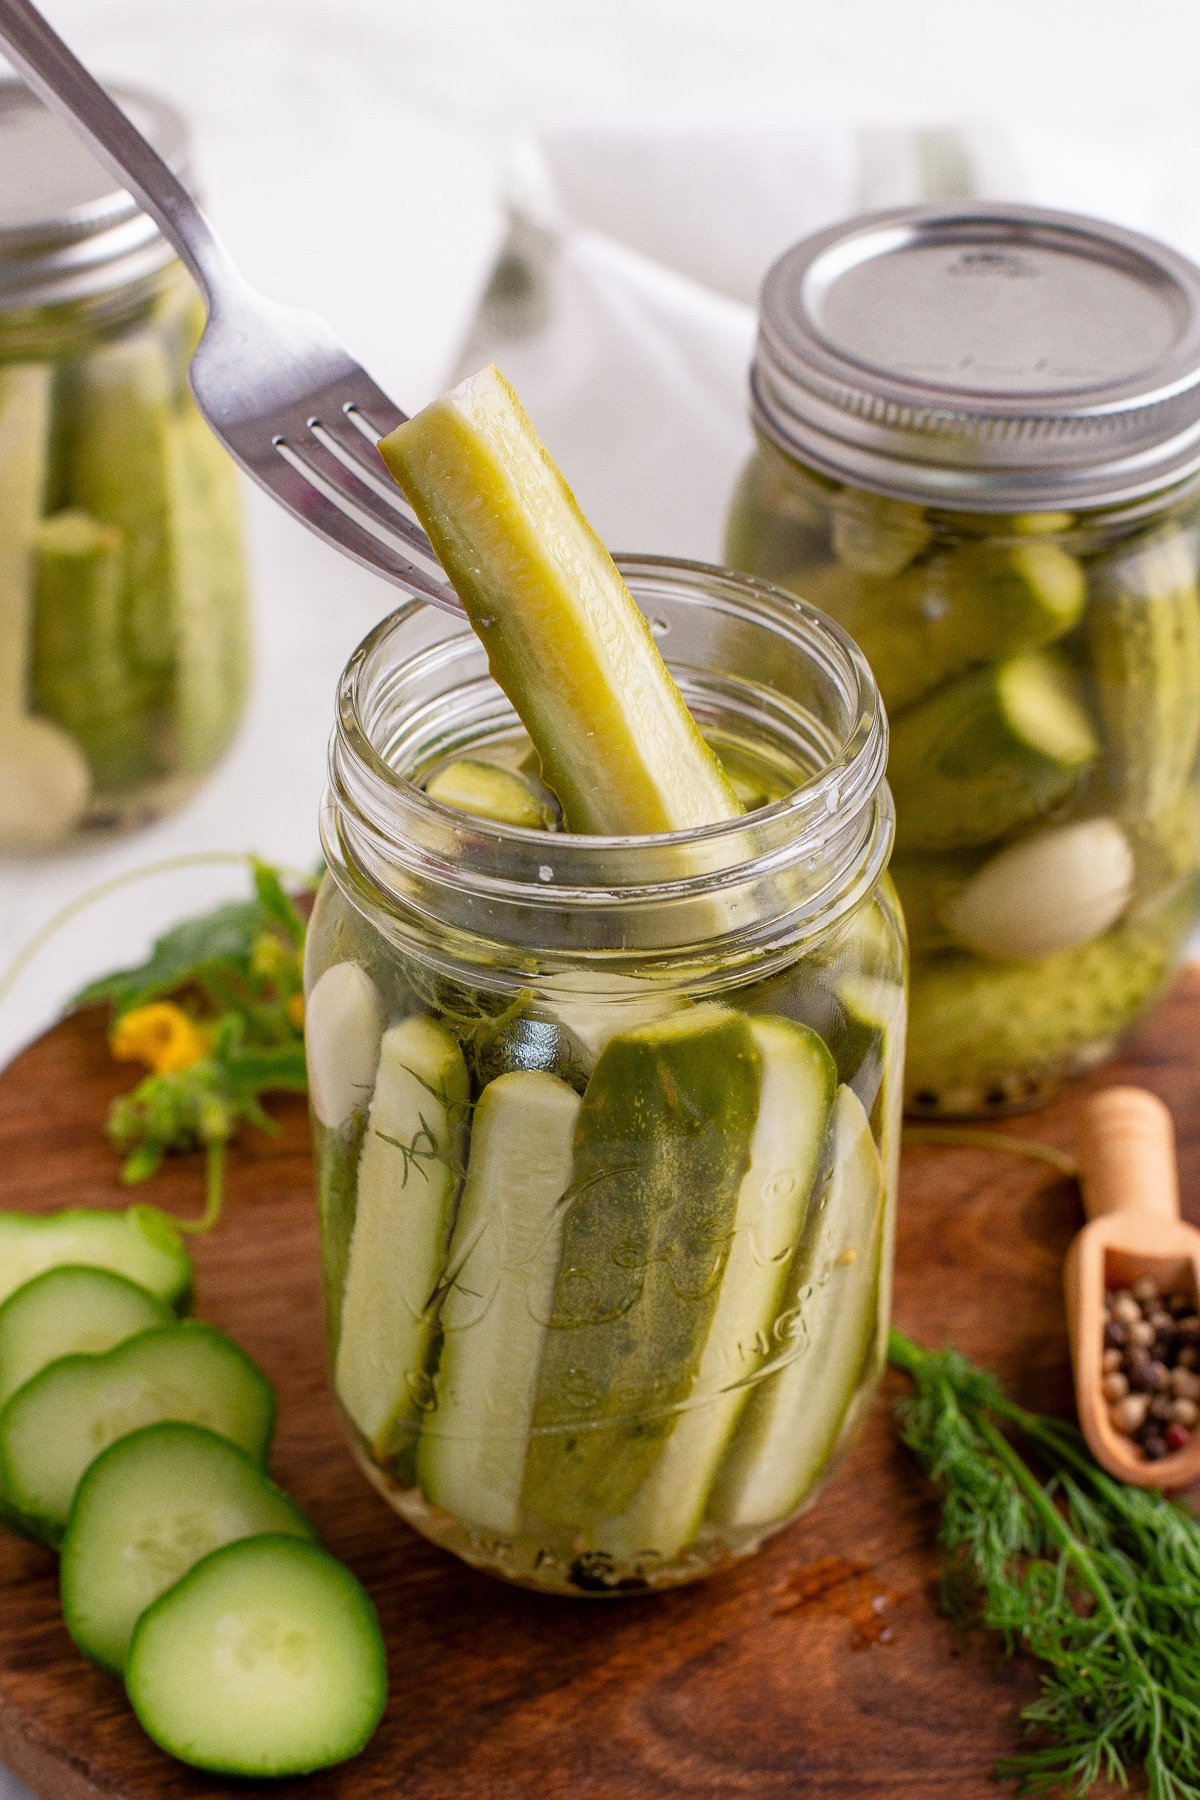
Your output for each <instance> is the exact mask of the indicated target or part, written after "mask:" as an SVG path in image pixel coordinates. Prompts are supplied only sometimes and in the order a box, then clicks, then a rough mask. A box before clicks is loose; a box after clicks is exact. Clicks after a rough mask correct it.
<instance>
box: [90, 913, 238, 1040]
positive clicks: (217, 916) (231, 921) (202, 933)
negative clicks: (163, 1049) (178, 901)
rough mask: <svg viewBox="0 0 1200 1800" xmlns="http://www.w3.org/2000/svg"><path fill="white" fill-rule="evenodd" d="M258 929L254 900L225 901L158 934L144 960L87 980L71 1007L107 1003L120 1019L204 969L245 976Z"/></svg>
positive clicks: (193, 978) (185, 982) (157, 998)
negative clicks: (86, 984)
mask: <svg viewBox="0 0 1200 1800" xmlns="http://www.w3.org/2000/svg"><path fill="white" fill-rule="evenodd" d="M262 928H263V909H262V905H261V903H260V902H259V901H258V900H230V901H227V902H226V903H225V904H224V905H223V906H218V907H217V908H216V909H215V910H214V911H213V912H210V913H205V914H203V915H202V917H200V918H197V919H185V920H183V922H182V923H181V924H179V925H174V926H172V927H171V929H170V930H169V931H166V932H164V933H163V935H162V936H161V937H160V938H157V939H156V940H155V943H154V948H153V949H152V951H151V952H150V955H149V956H148V957H147V959H146V961H145V962H144V963H139V964H138V965H137V966H136V967H134V968H132V969H119V970H117V971H116V973H115V974H112V975H105V976H102V977H101V978H100V980H99V981H93V982H90V983H89V985H88V986H87V987H85V988H83V989H82V990H81V991H80V992H79V993H78V994H76V996H75V998H74V1000H73V1001H72V1002H71V1006H72V1008H78V1007H82V1006H97V1005H100V1004H103V1003H107V1004H109V1005H111V1006H112V1008H113V1011H114V1014H115V1015H116V1016H117V1017H118V1018H119V1017H120V1015H121V1014H122V1013H126V1012H131V1011H132V1010H133V1008H134V1007H135V1006H144V1005H145V1004H146V1003H147V1002H148V1001H150V1000H159V999H162V997H163V996H164V995H166V994H170V993H173V992H174V991H175V990H176V989H177V988H181V987H186V986H187V985H188V983H189V982H192V981H194V980H196V978H197V977H198V976H199V975H201V974H202V973H203V972H204V971H205V970H206V969H211V968H213V967H223V968H226V969H229V970H231V971H232V972H233V973H234V974H239V975H244V974H245V973H246V972H247V971H248V970H249V967H250V957H251V953H252V950H253V947H254V941H255V939H256V938H257V937H258V935H259V933H260V932H261V930H262Z"/></svg>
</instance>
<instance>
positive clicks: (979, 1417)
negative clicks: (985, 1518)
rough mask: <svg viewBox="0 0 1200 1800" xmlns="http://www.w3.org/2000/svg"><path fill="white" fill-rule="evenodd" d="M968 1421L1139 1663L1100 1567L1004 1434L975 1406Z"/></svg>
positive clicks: (971, 1409)
mask: <svg viewBox="0 0 1200 1800" xmlns="http://www.w3.org/2000/svg"><path fill="white" fill-rule="evenodd" d="M968 1410H969V1411H970V1414H971V1420H972V1423H973V1424H974V1426H975V1428H976V1430H977V1431H978V1432H979V1434H980V1436H981V1437H982V1438H983V1439H984V1440H985V1442H986V1443H987V1445H988V1447H989V1448H990V1449H991V1451H992V1454H993V1455H994V1456H995V1457H996V1460H997V1461H998V1462H1001V1463H1003V1465H1004V1467H1005V1468H1006V1469H1007V1470H1008V1473H1009V1474H1010V1475H1011V1476H1012V1479H1013V1480H1014V1481H1015V1482H1016V1484H1017V1486H1018V1487H1019V1488H1020V1490H1021V1492H1022V1493H1023V1494H1024V1495H1025V1498H1026V1499H1027V1500H1028V1501H1029V1504H1030V1505H1031V1506H1032V1507H1033V1509H1034V1511H1035V1512H1036V1513H1037V1515H1038V1517H1039V1519H1041V1521H1042V1523H1043V1525H1044V1526H1045V1527H1046V1530H1047V1531H1048V1532H1049V1534H1050V1536H1051V1537H1052V1538H1054V1539H1056V1540H1057V1542H1058V1543H1059V1544H1060V1545H1061V1546H1062V1548H1063V1550H1064V1551H1065V1553H1066V1555H1067V1556H1068V1557H1069V1558H1070V1559H1071V1561H1072V1562H1073V1563H1074V1564H1075V1567H1076V1568H1077V1569H1078V1571H1079V1573H1080V1575H1081V1576H1082V1577H1083V1579H1084V1581H1085V1582H1086V1584H1087V1586H1088V1588H1089V1589H1090V1591H1091V1592H1092V1594H1093V1595H1094V1596H1095V1599H1096V1603H1097V1605H1098V1606H1099V1607H1100V1609H1101V1610H1102V1612H1104V1614H1105V1615H1106V1617H1107V1619H1108V1622H1109V1624H1110V1626H1111V1627H1112V1630H1113V1635H1114V1636H1115V1637H1116V1638H1118V1639H1119V1640H1120V1643H1121V1645H1122V1647H1123V1648H1124V1650H1125V1654H1126V1655H1127V1656H1128V1657H1129V1659H1130V1660H1131V1661H1132V1662H1135V1663H1136V1662H1138V1660H1139V1658H1138V1654H1137V1651H1136V1650H1135V1648H1134V1645H1133V1640H1132V1638H1131V1637H1130V1636H1129V1632H1128V1629H1127V1627H1126V1625H1125V1622H1124V1620H1123V1619H1122V1617H1121V1615H1120V1612H1119V1611H1118V1609H1117V1604H1116V1601H1115V1600H1114V1599H1113V1597H1112V1595H1111V1594H1110V1592H1109V1590H1108V1586H1107V1584H1106V1582H1105V1580H1104V1577H1103V1576H1102V1575H1101V1573H1100V1571H1099V1569H1098V1568H1097V1567H1096V1565H1095V1563H1094V1562H1093V1560H1092V1556H1091V1552H1090V1551H1089V1550H1088V1549H1087V1548H1086V1546H1085V1545H1083V1544H1081V1543H1080V1541H1079V1539H1078V1538H1077V1537H1076V1536H1075V1533H1074V1532H1073V1531H1072V1530H1071V1528H1070V1526H1069V1525H1068V1524H1067V1521H1066V1520H1065V1519H1064V1518H1063V1516H1062V1514H1061V1513H1060V1512H1059V1510H1058V1508H1057V1506H1055V1504H1054V1502H1053V1501H1052V1500H1051V1499H1050V1496H1049V1495H1048V1494H1047V1492H1046V1490H1045V1488H1044V1487H1043V1486H1042V1484H1041V1482H1040V1481H1038V1479H1037V1478H1036V1476H1034V1475H1033V1474H1031V1473H1030V1471H1029V1469H1028V1468H1027V1467H1026V1465H1025V1463H1024V1462H1022V1460H1021V1458H1020V1457H1019V1456H1018V1455H1017V1453H1016V1451H1015V1450H1014V1449H1013V1447H1012V1445H1011V1444H1010V1443H1009V1441H1008V1439H1007V1438H1006V1437H1005V1436H1004V1433H1003V1432H1002V1431H1000V1430H999V1429H998V1428H997V1426H995V1425H994V1424H993V1423H992V1421H991V1419H989V1418H988V1417H987V1415H986V1413H982V1412H980V1411H979V1410H978V1409H977V1408H975V1407H971V1408H969V1409H968Z"/></svg>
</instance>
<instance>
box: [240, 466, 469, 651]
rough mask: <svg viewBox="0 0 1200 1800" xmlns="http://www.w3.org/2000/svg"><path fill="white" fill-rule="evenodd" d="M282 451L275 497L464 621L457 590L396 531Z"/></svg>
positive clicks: (366, 562) (359, 558) (358, 557)
mask: <svg viewBox="0 0 1200 1800" xmlns="http://www.w3.org/2000/svg"><path fill="white" fill-rule="evenodd" d="M277 450H278V454H279V463H278V465H277V469H276V472H275V474H274V475H273V476H272V477H271V480H270V482H269V484H268V485H269V489H270V492H271V493H272V494H273V495H274V497H275V498H276V499H277V500H280V501H282V503H283V505H284V506H286V507H287V509H288V511H289V512H290V513H292V514H293V515H294V516H295V517H296V518H297V519H299V520H300V521H301V522H302V523H303V524H305V525H307V526H308V527H309V528H310V530H312V531H315V532H316V533H317V534H318V535H319V536H321V537H324V538H329V539H332V541H333V542H334V543H335V544H336V545H337V546H338V548H339V549H340V550H344V551H345V553H346V554H347V555H348V556H352V557H353V558H354V560H355V562H359V563H362V564H363V566H364V567H365V568H368V569H372V570H374V571H375V573H376V574H379V575H382V576H383V577H384V578H385V580H387V581H392V582H395V583H396V585H397V586H398V587H402V588H404V589H405V590H406V591H407V592H408V593H410V594H412V595H414V596H416V597H418V598H419V599H422V600H428V601H429V602H430V603H431V604H432V605H434V606H437V607H440V608H441V609H442V611H443V612H452V613H455V614H457V615H458V616H459V617H460V618H461V616H462V606H461V603H460V602H459V600H458V597H457V595H456V594H455V593H454V590H453V589H452V588H451V587H449V586H448V585H447V583H446V582H444V581H440V580H438V579H437V577H436V576H434V575H432V574H431V573H430V572H429V571H428V570H426V569H424V568H422V567H421V566H420V565H419V564H418V563H415V562H412V561H410V559H409V558H408V557H407V556H405V555H404V554H403V551H402V549H401V548H400V546H398V545H397V543H396V538H395V533H394V532H393V531H391V530H390V529H389V530H388V531H387V532H386V533H380V532H378V531H377V530H371V529H370V528H369V527H368V526H367V525H366V524H365V523H360V521H359V520H358V519H357V518H356V517H355V516H354V515H353V514H352V513H349V512H347V510H346V509H345V507H344V506H343V505H342V503H341V501H340V499H337V498H333V497H331V496H329V495H328V494H326V492H325V491H324V487H323V484H322V483H321V482H320V480H319V478H318V479H314V478H313V471H311V470H310V469H309V468H308V467H306V466H305V465H303V464H300V463H299V461H298V459H294V452H293V450H292V446H291V445H289V444H286V443H283V444H280V445H277ZM347 479H349V477H347Z"/></svg>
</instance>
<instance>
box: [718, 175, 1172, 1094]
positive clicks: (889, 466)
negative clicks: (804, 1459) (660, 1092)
mask: <svg viewBox="0 0 1200 1800" xmlns="http://www.w3.org/2000/svg"><path fill="white" fill-rule="evenodd" d="M751 393H752V413H753V420H754V424H755V427H756V432H757V436H758V447H757V449H756V450H755V452H754V454H753V456H752V458H751V460H750V462H749V464H748V466H747V467H746V469H745V472H744V474H743V475H742V478H741V482H740V484H739V486H738V488H737V491H736V494H735V496H734V499H733V503H732V510H731V514H730V518H729V523H728V535H727V546H726V549H727V560H728V561H729V562H730V563H731V564H732V565H733V566H734V567H736V568H740V569H745V570H749V571H751V572H753V573H755V574H758V575H760V576H762V577H763V578H764V579H767V580H770V581H773V582H776V583H778V584H780V585H781V586H783V587H785V588H787V589H789V590H791V591H792V592H793V593H795V594H798V595H800V596H802V597H803V598H804V599H806V600H809V601H812V602H813V603H814V604H816V605H818V606H820V607H823V608H824V609H825V610H826V611H827V612H829V613H830V614H831V615H832V616H833V617H834V618H835V619H837V620H838V621H839V622H840V623H841V624H842V625H843V626H845V628H846V629H847V630H848V631H849V632H850V633H851V634H852V636H853V637H854V638H855V639H856V640H857V642H858V643H859V645H860V646H861V647H862V649H863V650H864V651H865V652H866V654H867V657H868V659H869V661H870V663H871V666H872V669H873V670H874V672H875V676H876V679H877V680H878V683H879V687H880V690H881V693H882V696H883V700H884V703H885V705H886V707H887V710H888V714H889V717H890V720H891V760H890V764H889V771H888V776H889V782H890V785H891V788H892V791H893V794H894V796H895V802H896V813H897V831H896V854H895V857H894V858H893V862H892V871H891V872H892V875H893V877H894V879H895V883H896V887H897V890H898V891H899V894H900V898H901V901H902V903H903V907H904V911H905V915H906V918H907V923H908V929H909V937H910V945H911V952H912V979H911V994H910V1025H909V1036H908V1062H907V1071H906V1082H905V1089H906V1098H907V1104H908V1107H909V1109H910V1110H912V1111H914V1112H918V1113H947V1114H956V1113H957V1114H973V1113H986V1112H992V1111H1005V1110H1009V1109H1012V1108H1015V1107H1021V1106H1027V1105H1030V1104H1036V1103H1037V1102H1038V1101H1040V1100H1041V1099H1042V1098H1043V1097H1045V1096H1046V1095H1047V1094H1048V1093H1050V1092H1052V1091H1053V1090H1054V1089H1055V1088H1056V1087H1057V1086H1058V1085H1059V1084H1060V1083H1061V1082H1062V1081H1063V1080H1064V1078H1066V1077H1069V1076H1072V1075H1074V1074H1076V1073H1078V1072H1080V1071H1082V1070H1084V1069H1087V1068H1089V1067H1091V1066H1093V1065H1094V1064H1095V1063H1097V1062H1099V1061H1101V1060H1102V1059H1103V1058H1104V1057H1106V1056H1107V1055H1109V1054H1110V1053H1111V1051H1112V1050H1113V1048H1114V1046H1115V1044H1116V1042H1117V1040H1118V1038H1119V1037H1120V1035H1121V1034H1122V1033H1123V1032H1124V1031H1126V1030H1127V1029H1128V1027H1129V1026H1130V1025H1132V1023H1133V1022H1134V1021H1135V1020H1136V1019H1137V1018H1138V1017H1139V1016H1140V1015H1141V1013H1142V1012H1143V1011H1144V1010H1145V1009H1146V1008H1147V1007H1148V1006H1149V1005H1150V1003H1151V1002H1152V1001H1153V1000H1154V999H1155V998H1156V996H1157V995H1158V994H1159V993H1160V991H1161V990H1162V988H1163V986H1164V984H1165V982H1166V981H1167V979H1168V978H1169V976H1170V974H1171V973H1172V971H1173V969H1174V968H1175V966H1176V963H1177V961H1178V959H1179V957H1180V954H1181V952H1182V949H1183V946H1184V944H1185V941H1186V939H1187V936H1188V932H1189V930H1190V928H1191V926H1192V924H1193V922H1194V920H1195V917H1196V910H1197V890H1198V881H1197V866H1198V862H1200V800H1198V794H1197V746H1198V743H1200V595H1198V592H1197V568H1198V564H1200V499H1198V493H1200V476H1198V471H1200V270H1197V269H1196V268H1195V267H1194V266H1193V265H1192V264H1191V263H1189V262H1187V261H1186V260H1185V259H1184V258H1182V257H1179V256H1177V255H1175V254H1174V253H1173V252H1171V251H1169V250H1167V249H1166V248H1164V247H1163V246H1161V245H1159V244H1156V243H1153V242H1151V241H1149V240H1146V239H1144V238H1140V237H1137V236H1135V235H1134V234H1132V233H1129V232H1125V231H1119V230H1117V229H1115V228H1112V227H1109V226H1106V225H1102V224H1098V223H1096V222H1095V221H1092V220H1088V219H1081V218H1078V217H1075V216H1073V215H1066V214H1053V213H1046V212H1043V211H1041V210H1039V209H1034V208H1020V209H1017V208H1010V207H999V206H990V207H989V206H975V205H971V206H969V207H964V206H961V205H960V206H957V207H954V208H948V207H936V208H915V209H911V210H905V211H901V212H892V213H885V214H877V215H871V216H867V217H864V218H860V219H856V220H851V221H850V222H849V223H847V224H845V225H843V226H839V227H837V228H836V229H834V230H831V231H827V232H824V233H822V234H820V235H819V236H817V237H814V238H810V239H807V240H805V241H804V242H802V243H800V244H798V245H796V246H795V247H794V248H793V249H792V250H791V251H789V252H788V253H787V254H786V255H785V256H784V257H783V258H781V260H780V261H779V262H778V263H777V264H776V265H775V266H774V268H773V269H772V270H771V271H770V273H769V274H768V276H767V279H766V283H765V286H764V289H763V295H762V313H761V324H760V335H759V344H758V350H757V354H756V358H755V362H754V366H753V369H752V373H751Z"/></svg>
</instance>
